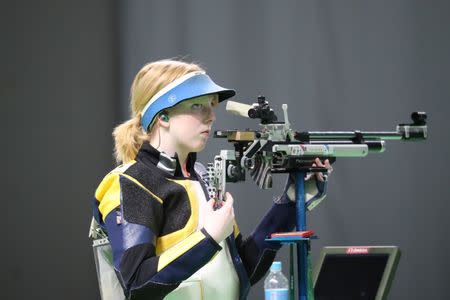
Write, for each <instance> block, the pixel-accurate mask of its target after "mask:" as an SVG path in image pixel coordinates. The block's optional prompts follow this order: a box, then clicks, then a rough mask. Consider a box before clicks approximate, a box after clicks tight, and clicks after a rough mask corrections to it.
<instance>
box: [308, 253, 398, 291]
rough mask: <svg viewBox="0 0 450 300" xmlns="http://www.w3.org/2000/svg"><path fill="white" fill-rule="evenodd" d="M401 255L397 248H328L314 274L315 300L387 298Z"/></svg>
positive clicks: (321, 256)
mask: <svg viewBox="0 0 450 300" xmlns="http://www.w3.org/2000/svg"><path fill="white" fill-rule="evenodd" d="M399 255H400V251H399V249H398V247H395V246H385V247H384V246H345V247H324V248H323V249H322V251H321V253H320V256H319V261H318V264H317V266H316V268H315V272H314V296H315V299H316V300H344V299H345V300H352V299H355V300H356V299H360V300H378V299H385V297H386V295H387V293H388V290H389V286H390V283H391V282H392V279H393V274H394V272H395V269H396V266H397V264H398V259H399Z"/></svg>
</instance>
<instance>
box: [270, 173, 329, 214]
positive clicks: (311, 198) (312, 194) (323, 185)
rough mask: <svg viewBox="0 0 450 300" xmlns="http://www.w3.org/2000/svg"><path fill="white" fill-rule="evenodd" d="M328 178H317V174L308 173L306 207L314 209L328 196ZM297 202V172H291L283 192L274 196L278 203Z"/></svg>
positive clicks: (306, 179)
mask: <svg viewBox="0 0 450 300" xmlns="http://www.w3.org/2000/svg"><path fill="white" fill-rule="evenodd" d="M326 189H327V180H325V181H320V180H317V178H316V176H314V175H308V176H307V177H306V178H305V197H306V209H307V210H309V211H311V210H313V209H314V208H315V207H316V206H317V205H318V204H319V203H320V202H321V201H322V200H323V199H325V196H326ZM289 201H292V202H295V174H294V173H290V174H289V176H288V178H287V179H286V184H285V186H284V190H283V194H282V195H281V196H277V197H275V198H274V202H275V203H277V204H282V203H288V202H289Z"/></svg>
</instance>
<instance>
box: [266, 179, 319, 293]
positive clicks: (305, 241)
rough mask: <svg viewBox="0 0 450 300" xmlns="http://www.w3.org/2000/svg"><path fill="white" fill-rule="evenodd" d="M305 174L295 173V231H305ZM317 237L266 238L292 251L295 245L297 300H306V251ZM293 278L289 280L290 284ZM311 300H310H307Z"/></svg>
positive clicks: (291, 285) (291, 286)
mask: <svg viewBox="0 0 450 300" xmlns="http://www.w3.org/2000/svg"><path fill="white" fill-rule="evenodd" d="M305 174H306V173H305V172H304V171H298V172H296V173H295V200H296V202H295V209H296V230H297V231H304V230H306V204H305ZM316 238H317V236H312V237H309V238H304V237H276V238H268V239H266V241H268V242H274V243H275V242H276V243H282V244H290V248H291V249H292V245H293V244H297V278H298V299H299V300H308V249H309V244H310V240H311V239H316ZM290 259H291V262H290V263H291V267H292V266H293V263H294V262H293V257H292V255H291V258H290ZM291 282H293V278H290V283H291ZM292 288H293V284H290V289H291V291H290V297H291V299H290V300H294V299H293V295H294V294H293V289H292ZM311 294H313V293H311ZM309 300H312V299H309Z"/></svg>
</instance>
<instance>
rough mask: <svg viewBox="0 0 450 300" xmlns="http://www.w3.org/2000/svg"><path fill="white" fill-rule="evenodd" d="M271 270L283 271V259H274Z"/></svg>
mask: <svg viewBox="0 0 450 300" xmlns="http://www.w3.org/2000/svg"><path fill="white" fill-rule="evenodd" d="M270 271H272V272H276V271H281V261H274V262H273V263H272V266H270Z"/></svg>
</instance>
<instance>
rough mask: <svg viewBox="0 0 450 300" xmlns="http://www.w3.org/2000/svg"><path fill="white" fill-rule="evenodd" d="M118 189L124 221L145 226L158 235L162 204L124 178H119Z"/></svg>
mask: <svg viewBox="0 0 450 300" xmlns="http://www.w3.org/2000/svg"><path fill="white" fill-rule="evenodd" d="M120 188H121V192H122V199H121V200H122V208H123V217H124V218H125V220H126V221H128V222H130V223H135V224H140V225H143V226H146V227H148V228H150V229H151V230H152V231H153V232H154V233H155V234H158V233H159V231H160V229H161V222H162V218H163V210H162V203H160V202H159V201H158V200H157V199H156V198H154V197H152V196H151V195H150V194H149V193H148V191H146V190H144V189H143V188H142V187H140V186H139V185H137V184H136V183H134V182H133V181H131V180H130V179H128V178H126V177H125V176H121V177H120Z"/></svg>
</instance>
